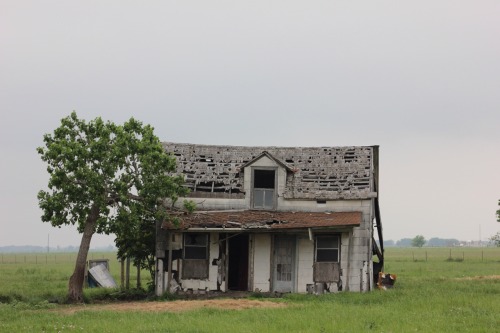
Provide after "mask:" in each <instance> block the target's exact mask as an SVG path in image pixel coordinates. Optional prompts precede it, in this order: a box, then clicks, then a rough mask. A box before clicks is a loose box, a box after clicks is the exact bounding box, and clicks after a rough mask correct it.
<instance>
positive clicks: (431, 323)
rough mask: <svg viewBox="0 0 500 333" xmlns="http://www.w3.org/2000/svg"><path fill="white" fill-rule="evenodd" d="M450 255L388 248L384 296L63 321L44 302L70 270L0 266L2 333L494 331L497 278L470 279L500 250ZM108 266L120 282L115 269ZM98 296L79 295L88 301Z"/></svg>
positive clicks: (497, 326)
mask: <svg viewBox="0 0 500 333" xmlns="http://www.w3.org/2000/svg"><path fill="white" fill-rule="evenodd" d="M426 251H427V256H426V253H425V252H426ZM449 255H450V250H449V249H441V248H433V249H431V248H429V249H425V248H422V249H397V248H388V249H387V250H386V262H387V264H386V269H385V271H386V272H390V273H394V274H397V281H396V285H395V288H393V289H391V290H387V291H378V290H377V291H373V292H370V293H365V294H359V293H338V294H330V295H323V296H314V295H296V294H291V295H287V296H286V297H285V298H283V299H272V300H271V301H276V302H284V303H285V304H287V307H284V308H273V309H269V308H259V309H248V310H218V309H210V308H203V309H199V310H193V311H189V312H182V313H166V312H162V313H154V312H126V313H124V312H112V311H93V310H91V309H92V305H87V306H86V308H87V309H88V311H80V312H76V313H74V314H64V313H62V312H61V311H59V312H58V311H57V309H61V308H64V305H55V304H51V303H48V302H47V296H50V295H56V296H57V295H64V293H65V291H66V284H67V279H68V278H69V275H70V274H71V271H72V263H69V262H68V263H67V264H63V263H60V264H43V265H41V264H38V265H36V264H30V265H28V264H24V263H22V264H21V263H19V264H1V265H0V296H2V295H3V296H6V295H11V296H12V295H18V296H19V297H18V298H19V300H16V299H12V300H11V301H10V302H4V301H2V300H1V298H0V303H1V302H3V303H2V304H0V332H77V331H88V332H120V331H127V332H287V331H288V332H333V331H335V332H495V331H496V332H498V331H499V330H500V316H499V309H500V279H485V278H482V279H470V277H478V276H491V275H500V249H492V248H486V249H469V248H467V249H461V248H460V249H452V257H451V258H452V260H449V257H450V256H449ZM457 258H458V259H459V260H456V259H457ZM109 259H112V257H111V256H110V257H109ZM110 265H111V270H112V273H113V275H114V276H115V279H117V281H119V278H118V277H119V267H120V266H119V264H118V263H113V262H111V263H110ZM467 277H469V279H467ZM99 292H102V291H99V290H97V289H94V290H86V291H85V293H86V295H87V296H88V297H89V298H92V297H94V296H95V295H94V294H92V293H96V294H97V293H99ZM259 300H265V299H263V298H259ZM54 308H56V311H55V310H54Z"/></svg>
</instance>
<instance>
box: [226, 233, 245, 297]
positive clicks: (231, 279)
mask: <svg viewBox="0 0 500 333" xmlns="http://www.w3.org/2000/svg"><path fill="white" fill-rule="evenodd" d="M228 243H229V248H228V250H229V253H228V256H229V261H228V279H227V280H228V289H229V290H242V291H246V290H248V234H240V235H235V236H232V235H229V236H228Z"/></svg>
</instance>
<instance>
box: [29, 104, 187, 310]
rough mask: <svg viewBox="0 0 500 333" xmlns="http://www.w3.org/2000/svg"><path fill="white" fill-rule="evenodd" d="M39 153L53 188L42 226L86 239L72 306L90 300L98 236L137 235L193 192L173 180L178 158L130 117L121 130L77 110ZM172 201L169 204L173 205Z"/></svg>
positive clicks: (47, 193) (44, 202)
mask: <svg viewBox="0 0 500 333" xmlns="http://www.w3.org/2000/svg"><path fill="white" fill-rule="evenodd" d="M43 141H44V143H45V146H44V147H39V148H37V151H38V153H39V154H40V155H41V159H42V160H43V161H44V162H46V163H47V171H48V173H49V182H48V190H41V191H40V192H39V193H38V201H39V206H40V208H41V209H42V212H43V215H42V221H44V222H50V223H51V224H52V225H53V226H55V227H61V226H62V225H68V224H71V225H76V226H77V228H78V231H79V232H80V233H82V240H81V243H80V248H79V251H78V255H77V258H76V263H75V269H74V272H73V274H72V275H71V277H70V279H69V285H68V301H70V302H82V301H83V282H84V281H83V280H84V274H85V264H86V259H87V254H88V250H89V246H90V241H91V239H92V236H93V235H94V233H107V234H109V233H111V232H118V235H117V238H120V239H123V238H124V237H126V236H124V235H122V234H120V231H123V230H127V227H126V224H127V225H128V226H129V228H130V229H131V230H135V231H137V227H136V226H137V225H141V223H143V221H148V222H151V221H152V220H157V219H159V220H162V219H164V218H166V217H167V216H168V208H169V206H168V205H167V204H170V203H172V202H175V200H176V199H177V198H178V196H180V195H184V194H186V190H185V189H184V188H183V187H182V183H183V180H182V178H181V177H173V176H169V173H171V172H172V171H173V170H174V169H175V159H174V158H173V157H171V156H170V155H168V154H167V153H166V152H165V150H164V149H163V147H162V145H161V142H160V140H159V139H158V137H156V136H155V135H154V133H153V128H152V127H151V126H149V125H142V123H141V122H139V121H137V120H135V119H133V118H131V119H130V120H128V121H127V122H125V123H124V124H123V125H115V124H114V123H111V122H104V121H103V120H102V119H101V118H96V119H95V120H92V121H90V122H86V121H84V120H81V119H79V118H78V116H77V115H76V113H75V112H73V113H71V115H70V116H68V117H66V118H63V119H62V120H61V125H60V126H59V127H58V128H56V129H55V130H54V133H53V134H45V135H44V138H43ZM168 200H170V202H167V201H168Z"/></svg>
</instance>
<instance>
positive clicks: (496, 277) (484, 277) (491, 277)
mask: <svg viewBox="0 0 500 333" xmlns="http://www.w3.org/2000/svg"><path fill="white" fill-rule="evenodd" d="M499 279H500V275H479V276H466V277H463V278H458V279H457V280H499Z"/></svg>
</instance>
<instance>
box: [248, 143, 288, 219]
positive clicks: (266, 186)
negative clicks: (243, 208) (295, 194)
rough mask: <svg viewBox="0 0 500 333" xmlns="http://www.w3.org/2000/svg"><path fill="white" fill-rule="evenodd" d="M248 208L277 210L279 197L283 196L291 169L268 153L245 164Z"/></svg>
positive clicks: (264, 152) (263, 153)
mask: <svg viewBox="0 0 500 333" xmlns="http://www.w3.org/2000/svg"><path fill="white" fill-rule="evenodd" d="M241 169H242V170H243V172H244V188H245V193H246V201H247V207H249V208H250V209H256V210H276V209H277V208H278V207H277V206H278V197H279V196H282V195H283V191H284V189H285V184H286V175H287V172H291V168H290V167H288V166H287V165H286V164H285V163H283V162H282V161H280V160H279V159H277V158H275V157H274V156H273V155H271V154H270V153H268V152H267V151H263V152H262V153H261V154H260V155H258V156H257V157H255V158H254V159H252V160H251V161H249V162H247V163H245V164H243V165H242V166H241Z"/></svg>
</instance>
